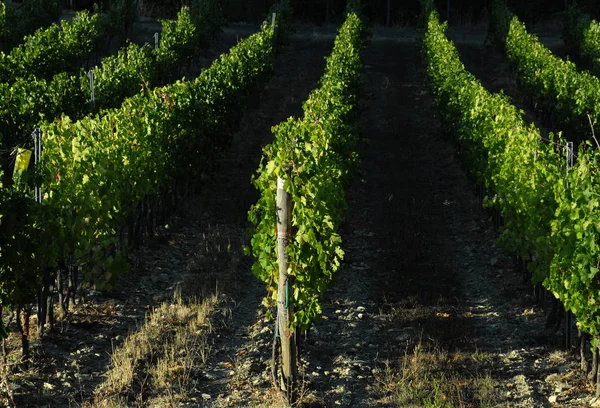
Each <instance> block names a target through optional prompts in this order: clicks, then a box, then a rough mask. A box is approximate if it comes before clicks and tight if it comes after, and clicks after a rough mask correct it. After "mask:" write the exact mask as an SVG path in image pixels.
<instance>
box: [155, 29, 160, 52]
mask: <svg viewBox="0 0 600 408" xmlns="http://www.w3.org/2000/svg"><path fill="white" fill-rule="evenodd" d="M158 35H159V34H158V31H157V32H155V33H154V49H155V50H158V45H159V37H158Z"/></svg>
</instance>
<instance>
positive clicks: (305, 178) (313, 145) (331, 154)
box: [249, 13, 364, 329]
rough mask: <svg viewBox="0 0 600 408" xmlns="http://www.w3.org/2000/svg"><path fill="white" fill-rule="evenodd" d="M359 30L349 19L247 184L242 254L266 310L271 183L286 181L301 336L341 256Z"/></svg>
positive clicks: (271, 290)
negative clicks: (299, 107) (252, 193)
mask: <svg viewBox="0 0 600 408" xmlns="http://www.w3.org/2000/svg"><path fill="white" fill-rule="evenodd" d="M363 30H364V26H363V23H362V22H361V20H360V19H359V18H358V16H357V15H356V14H355V13H351V14H349V15H348V16H347V18H346V21H345V22H344V24H343V25H342V27H341V28H340V30H339V33H338V35H337V37H336V40H335V45H334V48H333V51H332V53H331V55H330V56H329V58H328V59H327V65H326V68H325V73H324V75H323V77H322V78H321V86H320V87H319V88H318V89H316V90H315V91H313V92H312V93H311V94H310V96H309V98H308V100H307V101H306V102H305V103H304V117H303V118H301V119H294V118H290V119H288V120H287V121H286V122H283V123H280V124H279V125H277V126H275V127H273V133H274V136H275V140H274V141H273V142H272V143H271V144H270V145H268V146H266V147H265V148H264V150H263V159H262V161H261V164H260V166H259V168H258V170H257V173H256V175H255V176H254V177H253V179H252V182H253V184H254V186H255V187H256V188H257V189H258V190H259V191H260V194H261V197H260V199H259V200H258V202H257V203H256V204H254V205H253V206H252V207H251V209H250V212H249V219H250V221H251V222H252V223H253V224H254V225H255V226H256V228H255V230H254V232H253V236H252V241H251V249H250V248H249V252H251V253H252V255H253V256H254V257H255V258H256V261H255V262H254V265H253V267H252V271H253V273H254V274H255V275H256V276H257V277H258V278H259V279H261V280H262V281H263V282H265V283H266V284H267V291H268V296H267V298H266V299H265V300H266V302H267V304H272V301H273V300H275V299H277V271H278V266H277V251H276V246H275V233H274V230H275V226H276V208H275V196H276V182H277V177H281V178H283V179H284V180H285V185H284V188H285V190H286V191H287V192H289V193H290V194H291V196H292V201H293V206H292V208H293V210H292V225H293V228H294V233H293V238H292V239H290V243H289V246H288V249H287V251H288V255H289V260H290V270H289V271H288V273H289V275H290V276H291V277H293V289H291V290H290V300H291V302H292V303H293V304H294V316H293V320H292V321H290V327H291V328H292V329H293V328H301V329H303V328H306V327H307V326H308V325H309V324H310V323H312V322H314V321H315V320H317V319H318V318H320V316H321V303H320V298H321V296H322V295H323V293H324V291H325V289H326V288H327V287H328V286H329V285H330V284H331V282H332V279H333V275H334V273H335V272H336V271H337V270H338V269H339V267H340V264H341V261H342V259H343V255H344V252H343V251H342V249H341V237H340V235H339V234H338V233H337V229H338V227H339V225H340V223H341V221H342V219H343V213H344V210H345V209H346V206H347V204H346V201H345V197H344V184H345V182H347V181H348V176H349V175H350V174H351V173H352V169H354V167H355V166H356V164H357V155H356V154H355V153H354V150H355V148H356V144H357V141H358V136H359V134H358V127H357V116H358V106H357V103H358V101H357V90H358V86H359V79H360V75H361V72H362V60H361V56H360V55H361V50H362V48H363V45H364V40H363V36H362V34H363ZM287 169H290V173H289V174H288V172H287Z"/></svg>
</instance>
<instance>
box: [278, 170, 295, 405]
mask: <svg viewBox="0 0 600 408" xmlns="http://www.w3.org/2000/svg"><path fill="white" fill-rule="evenodd" d="M283 185H284V180H283V179H281V178H277V259H278V262H279V281H278V290H277V322H276V324H278V325H279V326H278V329H279V330H278V331H279V336H280V339H281V374H282V377H281V380H282V381H281V383H282V384H281V389H282V390H283V391H285V393H286V395H287V398H288V401H289V402H290V403H292V402H293V401H294V394H295V392H294V389H295V387H296V377H297V372H298V369H297V366H296V345H295V339H294V337H295V336H293V335H292V333H291V331H290V327H289V322H290V320H291V317H292V310H293V309H292V303H291V302H290V298H289V295H290V293H291V292H292V282H291V281H290V278H289V276H288V273H287V271H288V255H287V246H288V241H289V238H290V232H291V223H292V222H291V220H292V199H291V196H290V194H288V193H286V192H285V190H284V189H283Z"/></svg>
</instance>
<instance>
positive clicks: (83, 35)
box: [0, 11, 101, 82]
mask: <svg viewBox="0 0 600 408" xmlns="http://www.w3.org/2000/svg"><path fill="white" fill-rule="evenodd" d="M100 34H101V31H100V25H99V22H98V15H96V14H94V15H90V14H89V13H88V12H85V11H83V12H78V13H77V14H76V16H75V17H74V18H73V21H71V22H66V21H62V22H61V24H60V25H58V24H52V25H51V26H50V27H48V28H45V29H39V30H38V31H36V32H35V34H33V35H30V36H27V37H25V42H24V43H23V44H21V45H19V46H18V47H16V48H14V49H13V50H12V51H11V52H10V54H4V53H0V82H13V81H15V80H16V79H17V78H24V77H34V78H45V79H49V78H51V77H52V76H53V75H54V74H57V73H60V72H66V71H68V72H74V71H76V70H78V69H79V63H80V61H81V60H86V61H87V58H88V55H89V54H90V52H91V51H92V50H93V49H94V48H95V47H96V46H97V42H98V40H99V38H100Z"/></svg>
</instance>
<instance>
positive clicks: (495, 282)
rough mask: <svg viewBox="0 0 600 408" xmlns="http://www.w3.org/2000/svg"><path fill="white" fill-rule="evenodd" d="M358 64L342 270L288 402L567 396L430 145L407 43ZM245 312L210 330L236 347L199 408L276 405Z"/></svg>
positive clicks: (567, 368)
mask: <svg viewBox="0 0 600 408" xmlns="http://www.w3.org/2000/svg"><path fill="white" fill-rule="evenodd" d="M365 65H366V73H365V77H364V78H365V90H364V95H363V97H362V101H363V104H364V111H363V128H364V134H365V136H366V139H367V140H366V142H365V144H364V146H363V148H362V155H363V170H364V174H363V175H362V176H359V177H358V179H357V182H356V183H355V184H354V185H353V186H351V188H350V189H349V190H348V199H349V211H348V213H347V215H346V222H345V224H343V226H342V231H341V234H342V239H343V248H344V251H345V252H346V259H345V262H344V265H343V266H342V268H341V269H340V271H339V272H338V275H337V278H336V281H335V284H334V285H333V287H332V289H331V290H329V291H328V292H327V294H326V296H325V302H324V303H325V307H324V311H323V315H324V316H323V317H324V318H323V319H322V320H321V321H320V322H319V323H318V324H316V325H315V327H313V328H311V330H310V332H309V334H308V338H307V340H306V341H305V342H304V343H303V344H301V349H300V354H301V356H302V360H301V366H302V367H301V370H300V371H301V375H300V377H301V380H300V387H301V400H302V401H303V403H304V404H305V406H314V407H322V406H328V407H329V406H348V407H373V406H386V407H411V406H414V407H421V406H423V405H425V403H426V402H430V403H432V404H433V403H437V404H439V405H434V406H444V405H443V403H444V402H446V403H450V404H451V406H512V407H534V406H535V407H538V406H539V407H542V406H551V405H550V404H549V403H548V399H549V398H550V399H551V400H552V399H554V400H558V401H562V402H564V400H565V398H566V395H565V394H568V393H569V391H568V390H567V388H566V387H563V388H561V387H562V385H561V384H558V383H556V381H554V382H553V380H552V379H553V378H554V380H556V378H555V377H556V375H554V374H555V373H559V372H560V373H561V375H565V373H570V372H574V370H575V362H574V360H573V359H572V358H570V357H569V356H568V355H567V354H566V353H564V352H561V351H560V349H559V348H558V347H557V344H556V343H557V342H558V340H557V337H556V335H555V331H553V330H551V331H547V330H546V328H545V318H544V314H543V312H542V311H541V310H540V309H538V307H537V306H536V302H535V299H534V298H533V296H531V292H532V291H531V287H530V285H529V284H528V283H526V282H524V280H523V277H522V275H520V274H519V273H518V272H516V271H515V270H514V268H513V263H512V260H511V259H510V257H509V256H508V255H507V254H505V253H504V252H503V251H502V250H501V249H499V248H496V245H495V240H496V238H497V234H496V232H495V229H494V227H493V225H492V222H491V221H490V220H489V219H488V217H487V216H486V215H485V213H484V212H483V211H482V210H481V209H480V204H479V200H478V198H477V191H476V189H475V187H474V185H473V184H472V182H471V181H470V180H469V179H468V178H467V176H466V175H465V173H464V171H463V170H462V169H461V166H460V164H459V163H458V160H457V159H456V157H455V151H454V149H453V147H451V145H450V144H449V143H448V142H446V141H445V140H444V135H443V132H442V129H441V128H440V124H439V119H438V118H437V117H436V112H435V109H434V107H433V105H432V97H431V95H430V93H429V92H428V91H427V87H426V83H425V78H426V77H425V73H424V70H423V65H422V62H421V54H420V49H419V47H418V46H417V45H415V44H414V43H413V42H406V41H399V42H396V41H393V40H383V39H378V38H377V37H376V38H374V39H373V40H372V41H371V43H370V44H369V45H368V47H367V49H366V51H365ZM257 302H258V301H256V303H257ZM256 303H255V304H256ZM247 306H248V305H247V304H240V306H239V307H238V308H237V309H236V310H237V312H236V311H234V321H235V319H236V318H235V313H239V312H240V311H244V310H245V309H246V308H247ZM254 310H255V309H254ZM243 313H245V312H243ZM258 316H259V318H258V319H257V320H256V321H255V323H254V325H253V326H252V327H251V328H250V330H248V331H247V330H246V327H239V326H235V325H233V327H231V328H230V331H228V332H227V334H225V335H224V336H226V337H230V336H231V334H236V335H237V336H238V337H241V338H243V341H242V342H241V344H242V346H241V347H238V348H237V349H229V350H228V352H227V353H221V354H226V356H224V357H225V358H223V359H222V360H221V361H220V363H221V367H225V373H226V372H227V370H229V369H231V370H232V371H231V375H232V377H231V378H230V379H228V380H227V381H225V380H222V381H223V382H227V385H226V386H224V387H223V389H222V390H221V391H220V393H221V396H220V397H219V398H217V399H216V400H213V401H212V403H211V404H210V405H211V406H215V407H224V406H248V404H249V403H250V401H253V402H254V403H258V404H259V405H261V404H264V403H266V402H269V401H270V402H273V401H276V396H274V395H273V394H272V393H271V392H270V384H269V370H268V366H267V364H265V362H267V360H268V359H269V358H270V344H271V340H272V337H273V332H272V331H271V327H272V323H271V322H266V321H264V320H263V319H261V318H260V317H261V316H262V315H261V314H260V313H259V315H258ZM222 336H223V335H222ZM236 344H237V343H236ZM557 350H558V351H557ZM222 357H223V355H222ZM218 372H219V371H216V373H218ZM224 375H225V374H224ZM552 375H554V377H552ZM548 378H550V379H551V380H548ZM216 381H219V380H218V379H217V380H216ZM565 381H566V380H565ZM571 383H572V382H571ZM565 384H566V383H565ZM569 398H570V400H571V401H573V406H580V405H581V401H577V400H574V399H573V397H572V396H571V397H569ZM578 404H579V405H578ZM273 405H274V406H278V405H277V404H276V403H275V404H273Z"/></svg>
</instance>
